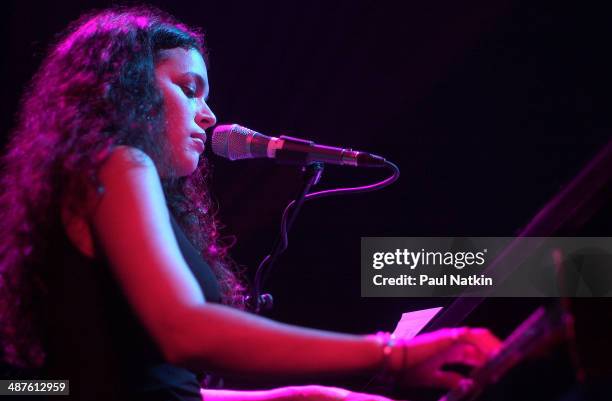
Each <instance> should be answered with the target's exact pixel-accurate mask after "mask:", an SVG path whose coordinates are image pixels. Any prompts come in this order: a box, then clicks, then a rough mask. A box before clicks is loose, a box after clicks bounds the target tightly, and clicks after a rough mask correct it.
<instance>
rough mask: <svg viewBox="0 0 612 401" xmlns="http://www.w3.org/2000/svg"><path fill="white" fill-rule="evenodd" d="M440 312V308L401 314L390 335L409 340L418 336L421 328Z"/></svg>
mask: <svg viewBox="0 0 612 401" xmlns="http://www.w3.org/2000/svg"><path fill="white" fill-rule="evenodd" d="M441 310H442V308H441V307H440V308H430V309H422V310H417V311H414V312H406V313H403V314H402V318H401V319H400V321H399V322H398V323H397V327H396V328H395V330H393V333H392V334H393V335H394V336H395V337H397V338H404V339H410V338H412V337H414V336H416V335H417V334H419V332H420V331H421V330H422V329H423V327H425V325H426V324H427V323H429V321H430V320H431V319H433V317H434V316H436V314H437V313H438V312H440V311H441Z"/></svg>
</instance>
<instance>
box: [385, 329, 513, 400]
mask: <svg viewBox="0 0 612 401" xmlns="http://www.w3.org/2000/svg"><path fill="white" fill-rule="evenodd" d="M500 346H501V342H500V341H499V339H498V338H497V337H495V336H494V335H493V334H491V332H490V331H489V330H487V329H480V328H467V327H463V328H455V329H442V330H438V331H434V332H431V333H425V334H421V335H419V336H416V337H414V338H412V339H410V340H408V341H405V342H403V344H402V343H400V345H399V346H397V347H395V352H396V353H400V352H401V353H403V355H402V358H401V359H402V360H403V361H402V364H403V368H402V367H400V368H399V369H400V371H398V376H397V377H398V381H399V383H400V385H401V386H402V387H442V388H452V387H455V386H457V385H459V384H461V383H462V381H465V380H467V379H466V378H465V377H464V376H462V375H461V374H459V373H457V372H451V371H445V370H442V368H443V367H444V366H445V365H449V364H460V365H467V366H472V367H478V366H482V365H483V364H484V363H485V362H486V361H487V360H488V359H489V358H490V357H492V356H493V355H495V354H496V353H497V351H499V348H500ZM402 347H404V348H402ZM404 357H405V359H403V358H404ZM464 383H465V384H466V382H464Z"/></svg>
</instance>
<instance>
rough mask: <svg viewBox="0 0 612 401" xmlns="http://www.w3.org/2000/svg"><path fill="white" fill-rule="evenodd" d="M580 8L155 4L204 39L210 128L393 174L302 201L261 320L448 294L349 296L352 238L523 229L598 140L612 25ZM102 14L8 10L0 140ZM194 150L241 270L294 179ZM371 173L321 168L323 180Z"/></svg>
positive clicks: (605, 114)
mask: <svg viewBox="0 0 612 401" xmlns="http://www.w3.org/2000/svg"><path fill="white" fill-rule="evenodd" d="M583 3H584V4H583ZM583 3H578V2H572V3H569V2H568V3H567V4H565V3H564V2H552V1H551V2H548V1H542V2H532V1H525V2H521V1H511V0H507V1H494V2H491V1H484V0H482V1H463V2H457V1H427V2H390V1H361V0H359V1H358V0H355V1H300V2H298V1H261V2H260V1H243V2H239V1H223V2H220V1H197V2H195V1H190V2H187V1H157V2H151V4H154V5H157V6H159V7H161V8H163V9H164V10H166V11H168V12H170V13H172V14H174V15H175V16H176V17H177V18H179V19H181V20H183V21H185V22H186V23H188V24H191V25H195V26H200V27H202V28H203V30H204V32H205V33H206V36H207V40H208V45H209V50H210V61H211V63H210V69H209V76H210V84H211V99H210V105H211V107H212V109H213V110H214V112H215V113H216V115H217V117H218V119H219V122H220V123H227V122H237V123H240V124H242V125H245V126H247V127H250V128H252V129H255V130H258V131H261V132H263V133H267V134H269V135H280V134H288V135H293V136H299V137H304V138H308V139H312V140H315V141H317V142H319V143H323V144H329V145H342V146H346V147H352V148H354V149H362V150H368V151H370V152H373V153H376V154H380V155H383V156H384V157H386V158H387V159H389V160H392V161H394V162H395V163H396V164H398V165H399V167H400V169H401V171H402V175H401V177H400V180H399V181H398V182H397V183H395V184H394V185H393V186H391V187H389V188H386V189H384V190H382V191H379V192H375V193H369V194H363V195H355V196H351V197H338V198H328V199H324V200H320V201H314V202H311V203H308V204H306V205H305V207H304V208H303V211H302V213H301V214H300V216H299V218H298V221H297V223H296V224H295V226H294V228H293V231H292V232H291V235H290V247H289V250H288V251H287V253H286V254H285V255H284V256H283V257H282V258H281V259H280V260H279V263H278V265H277V268H276V270H275V272H274V274H273V275H272V278H271V281H270V282H269V284H268V286H267V289H268V290H269V291H271V292H272V293H273V295H274V297H275V301H276V306H275V309H274V310H273V311H272V312H271V313H270V314H269V315H270V316H272V317H274V318H276V319H280V320H283V321H287V322H292V323H298V324H304V325H309V326H315V327H319V328H325V329H333V330H341V331H350V332H372V331H375V330H380V329H385V330H391V329H393V327H394V325H395V322H396V321H397V320H398V318H399V316H400V314H401V312H404V311H407V310H411V309H417V308H421V307H426V306H433V305H438V304H441V303H446V302H447V301H444V300H443V301H440V300H429V299H420V300H414V299H362V298H361V297H360V286H359V263H360V261H359V254H360V253H359V246H360V238H361V237H365V236H461V235H465V236H512V235H514V234H516V233H517V232H518V231H519V230H520V228H521V227H523V226H524V225H525V224H526V223H527V222H529V220H530V219H531V217H532V216H533V215H534V214H535V213H536V212H537V211H538V210H539V208H541V207H542V206H543V205H544V204H545V203H546V202H547V200H548V199H550V198H551V197H552V196H553V195H554V194H556V193H557V192H558V191H559V190H560V188H561V187H562V186H563V184H565V183H567V182H568V181H569V180H571V178H572V177H573V176H575V175H576V174H577V172H578V171H579V170H580V168H581V167H582V166H583V165H584V164H585V163H586V162H587V161H588V160H589V159H591V158H592V157H593V155H594V154H595V153H596V152H597V150H598V149H600V148H601V147H602V146H603V145H604V144H605V143H606V142H607V140H608V139H609V129H610V126H611V124H610V117H609V116H610V113H609V110H608V109H609V107H610V102H609V100H608V93H609V89H610V88H609V87H610V85H609V83H608V81H609V79H608V76H609V73H610V71H611V69H610V67H611V65H610V63H609V62H608V61H607V59H608V57H607V55H608V53H609V51H610V48H609V42H610V37H611V35H610V34H611V33H612V32H611V27H610V25H611V24H610V20H609V14H608V13H607V12H606V10H604V9H598V8H595V7H593V6H591V5H589V4H587V3H588V2H583ZM111 4H114V3H112V2H102V1H89V2H86V1H63V2H49V3H44V4H43V3H41V4H39V3H35V2H30V1H19V2H8V3H4V5H3V10H4V11H3V13H2V19H3V20H2V23H1V26H2V29H3V30H4V32H3V35H2V36H1V37H2V46H3V49H2V63H1V68H2V70H1V75H2V77H3V83H2V87H3V91H2V92H3V96H2V110H3V113H2V115H1V126H0V132H1V133H2V134H1V135H2V140H3V142H4V140H5V138H6V133H7V132H8V131H10V128H11V127H12V125H13V123H14V113H15V111H16V109H17V105H18V99H19V95H20V92H21V91H22V88H23V87H24V85H25V84H26V82H27V81H28V79H29V78H30V77H31V76H32V74H33V73H34V71H35V70H36V68H37V67H38V65H39V63H40V61H41V60H42V57H43V55H44V52H45V49H46V46H47V45H48V44H49V42H50V40H51V39H52V38H53V35H54V34H55V33H57V32H59V31H60V30H62V29H63V28H64V27H65V26H66V25H67V24H68V22H70V21H72V20H74V19H75V18H76V17H78V16H79V15H80V13H82V12H84V11H87V10H90V9H92V8H103V7H106V6H109V5H111ZM122 4H125V3H122ZM35 134H36V133H32V139H33V140H36V136H35ZM207 154H209V157H210V158H211V159H212V161H213V164H214V176H213V183H212V186H213V190H214V192H215V196H216V199H217V200H218V204H219V214H220V217H221V219H222V221H223V222H224V223H225V225H226V228H225V233H226V234H228V235H236V237H237V240H238V242H237V245H236V246H235V248H234V251H233V254H234V256H235V258H236V260H237V261H238V262H239V263H241V264H242V265H244V266H246V267H248V275H252V274H253V271H254V267H255V266H256V265H257V264H258V262H259V260H260V259H261V258H262V257H263V256H264V255H265V254H266V253H267V252H268V251H269V250H270V248H271V245H272V242H273V240H274V238H275V236H276V234H277V232H278V223H279V220H280V214H281V211H282V209H283V207H284V205H285V204H286V203H287V202H288V201H289V200H290V199H291V197H292V196H293V195H294V192H295V191H296V190H297V188H298V187H299V182H300V173H299V171H298V170H297V169H296V168H292V167H284V166H277V165H275V164H273V163H271V162H267V161H243V162H229V161H226V160H223V159H220V158H218V157H216V156H213V155H210V152H209V150H207ZM383 177H384V171H382V170H378V171H362V170H354V169H350V168H340V167H334V166H329V167H327V168H326V171H325V173H324V177H323V181H322V183H321V184H320V187H321V188H329V187H336V186H344V185H355V184H358V183H368V182H371V181H372V180H377V179H380V178H383ZM529 305H531V304H529V303H528V302H526V301H521V300H518V299H515V300H505V301H504V300H501V301H499V300H498V301H495V302H490V303H489V304H488V306H487V307H485V308H484V309H483V310H482V311H481V312H480V313H479V314H478V316H479V317H478V318H476V317H474V320H473V321H471V322H470V323H474V324H486V325H488V326H491V327H493V328H494V330H496V331H497V333H498V334H499V335H501V336H503V335H506V334H507V330H508V328H509V327H513V326H514V325H516V324H517V323H518V322H519V321H520V320H521V319H522V318H524V317H525V316H526V315H525V313H526V311H528V310H529V309H530V306H529ZM500 310H501V311H508V310H517V313H516V314H506V313H504V314H503V315H502V314H501V313H500ZM500 316H503V318H500Z"/></svg>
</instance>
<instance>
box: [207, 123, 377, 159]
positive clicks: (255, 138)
mask: <svg viewBox="0 0 612 401" xmlns="http://www.w3.org/2000/svg"><path fill="white" fill-rule="evenodd" d="M211 141H212V151H213V152H214V153H215V154H216V155H218V156H221V157H224V158H226V159H230V160H239V159H254V158H261V157H267V158H270V159H275V160H276V161H278V162H279V163H283V164H297V165H307V164H310V163H313V162H323V163H329V164H338V165H342V166H353V167H383V166H386V163H387V161H386V160H385V159H384V158H383V157H381V156H377V155H374V154H371V153H366V152H358V151H355V150H352V149H344V148H337V147H333V146H325V145H317V144H316V143H314V142H313V141H309V140H305V139H300V138H293V137H290V136H285V135H282V136H280V137H278V138H276V137H273V136H266V135H263V134H260V133H259V132H255V131H253V130H250V129H248V128H245V127H241V126H240V125H238V124H231V125H219V126H217V127H216V128H215V129H214V130H213V133H212V140H211Z"/></svg>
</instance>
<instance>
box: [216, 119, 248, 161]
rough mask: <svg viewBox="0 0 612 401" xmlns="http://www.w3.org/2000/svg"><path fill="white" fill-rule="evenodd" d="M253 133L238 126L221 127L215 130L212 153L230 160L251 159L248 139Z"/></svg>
mask: <svg viewBox="0 0 612 401" xmlns="http://www.w3.org/2000/svg"><path fill="white" fill-rule="evenodd" d="M251 132H252V131H251V130H249V129H247V128H244V127H241V126H240V125H238V124H231V125H219V126H217V127H216V128H215V129H214V130H213V134H212V139H211V143H212V151H213V152H214V153H215V154H216V155H218V156H221V157H225V158H226V159H230V160H238V159H248V158H251V157H253V156H252V155H251V152H250V150H249V147H250V146H249V138H248V136H249V133H251Z"/></svg>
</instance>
